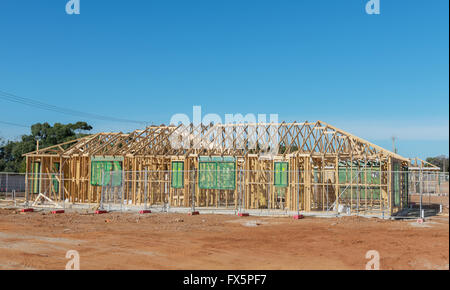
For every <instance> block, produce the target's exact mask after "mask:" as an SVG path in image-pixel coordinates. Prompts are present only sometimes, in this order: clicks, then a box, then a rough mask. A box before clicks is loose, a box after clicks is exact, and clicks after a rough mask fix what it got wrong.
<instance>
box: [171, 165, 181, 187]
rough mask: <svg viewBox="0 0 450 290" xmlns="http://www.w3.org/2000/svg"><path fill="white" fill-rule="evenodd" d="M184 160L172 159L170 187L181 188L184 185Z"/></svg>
mask: <svg viewBox="0 0 450 290" xmlns="http://www.w3.org/2000/svg"><path fill="white" fill-rule="evenodd" d="M183 173H184V162H183V161H173V162H172V183H171V185H172V188H183V187H184V179H183Z"/></svg>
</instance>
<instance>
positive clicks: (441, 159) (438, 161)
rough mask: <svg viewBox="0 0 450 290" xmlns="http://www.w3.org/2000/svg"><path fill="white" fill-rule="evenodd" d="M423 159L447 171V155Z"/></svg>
mask: <svg viewBox="0 0 450 290" xmlns="http://www.w3.org/2000/svg"><path fill="white" fill-rule="evenodd" d="M425 161H426V162H429V163H431V164H433V165H436V166H438V167H439V168H441V171H445V172H448V169H449V164H448V157H447V156H445V155H439V156H436V157H428V158H427V159H426V160H425Z"/></svg>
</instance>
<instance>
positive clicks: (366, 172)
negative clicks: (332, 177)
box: [338, 163, 381, 199]
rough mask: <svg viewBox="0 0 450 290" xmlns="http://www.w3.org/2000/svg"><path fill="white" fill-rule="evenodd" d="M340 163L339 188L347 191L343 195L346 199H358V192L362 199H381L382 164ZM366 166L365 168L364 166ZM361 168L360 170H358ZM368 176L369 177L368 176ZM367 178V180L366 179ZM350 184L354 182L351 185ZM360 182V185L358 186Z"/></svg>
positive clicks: (341, 190)
mask: <svg viewBox="0 0 450 290" xmlns="http://www.w3.org/2000/svg"><path fill="white" fill-rule="evenodd" d="M357 165H358V163H354V164H353V166H351V165H350V163H340V164H339V168H338V176H339V184H340V186H339V189H340V192H343V191H344V190H345V192H344V193H343V194H342V195H341V197H342V198H345V199H350V198H353V199H357V198H358V192H359V198H360V199H365V198H366V197H367V199H379V198H380V184H381V176H380V167H379V166H380V165H379V164H371V163H367V164H366V165H365V166H364V163H360V164H359V167H358V166H357ZM364 167H365V168H364ZM358 170H359V172H358ZM366 176H367V177H366ZM366 178H367V180H366ZM349 184H352V185H351V186H350V185H349ZM358 184H359V186H358ZM351 192H353V196H351Z"/></svg>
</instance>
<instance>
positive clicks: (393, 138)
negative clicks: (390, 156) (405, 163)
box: [392, 136, 397, 153]
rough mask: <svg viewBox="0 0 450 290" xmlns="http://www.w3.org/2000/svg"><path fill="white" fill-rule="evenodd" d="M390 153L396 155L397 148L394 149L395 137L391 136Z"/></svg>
mask: <svg viewBox="0 0 450 290" xmlns="http://www.w3.org/2000/svg"><path fill="white" fill-rule="evenodd" d="M392 152H394V153H397V148H395V136H392Z"/></svg>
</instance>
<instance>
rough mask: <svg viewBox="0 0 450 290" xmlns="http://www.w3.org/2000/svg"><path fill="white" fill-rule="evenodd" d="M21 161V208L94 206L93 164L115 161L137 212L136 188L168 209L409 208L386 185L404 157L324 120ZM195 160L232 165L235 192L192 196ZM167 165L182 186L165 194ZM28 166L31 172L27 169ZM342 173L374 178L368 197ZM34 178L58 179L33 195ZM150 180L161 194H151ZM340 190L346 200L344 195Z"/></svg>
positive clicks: (171, 129) (165, 131) (126, 137)
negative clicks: (229, 160) (282, 166)
mask: <svg viewBox="0 0 450 290" xmlns="http://www.w3.org/2000/svg"><path fill="white" fill-rule="evenodd" d="M183 137H185V138H183ZM271 138H272V139H271ZM268 140H276V142H277V145H278V146H279V150H278V153H277V154H275V155H272V156H268V155H267V150H268V149H270V147H271V145H272V146H273V142H272V143H270V141H268ZM174 141H175V143H174ZM176 142H178V143H176ZM172 144H178V145H179V146H172ZM249 144H253V145H254V146H251V145H249ZM24 156H25V157H26V165H27V167H26V168H27V180H28V181H27V188H26V195H27V199H28V200H32V199H33V198H34V197H35V196H36V195H37V194H38V193H44V194H45V195H46V196H48V197H49V198H51V199H53V200H54V201H57V202H59V201H62V200H64V199H68V200H69V202H73V203H99V202H100V199H101V190H102V186H95V185H91V182H90V179H91V159H92V158H93V157H102V156H103V157H113V158H115V157H120V158H123V161H122V170H123V172H124V173H123V175H124V178H123V186H122V188H121V190H122V191H123V195H124V199H126V200H130V201H131V203H132V204H142V203H143V202H144V196H143V192H144V190H146V189H148V188H151V190H150V191H149V193H150V194H149V196H148V200H147V202H149V203H150V204H162V203H169V204H170V205H171V206H172V207H190V206H191V205H192V196H193V195H194V198H195V206H197V207H219V206H220V207H223V206H225V207H234V208H237V207H238V206H241V207H242V208H246V209H257V208H266V209H285V210H289V211H297V210H299V211H304V212H313V211H321V212H323V211H328V210H335V211H336V210H337V209H338V208H339V206H340V205H343V206H346V207H347V208H350V212H355V211H356V210H357V211H358V212H364V211H366V212H367V213H371V211H376V212H379V213H380V212H383V214H387V215H389V214H395V213H397V212H399V211H400V210H402V209H403V208H405V205H406V204H407V200H405V199H407V196H408V193H407V186H405V184H406V183H407V180H405V177H404V175H403V174H400V175H398V176H397V177H396V178H400V181H399V184H400V186H399V190H400V191H401V193H400V195H399V196H400V198H401V200H400V202H398V201H396V202H394V194H393V191H394V188H393V187H394V182H393V179H394V175H395V171H405V170H408V166H410V164H411V161H410V160H409V159H407V158H404V157H402V156H400V155H398V154H395V153H393V152H390V151H388V150H385V149H383V148H381V147H379V146H377V145H374V144H372V143H370V142H368V141H366V140H363V139H361V138H359V137H356V136H354V135H352V134H350V133H347V132H345V131H343V130H340V129H338V128H335V127H333V126H331V125H329V124H327V123H325V122H322V121H317V122H308V121H306V122H303V123H297V122H293V123H285V122H283V123H277V124H274V123H257V124H215V125H213V124H210V125H204V124H199V125H196V126H195V125H193V124H190V125H188V126H184V125H179V126H165V125H161V126H149V127H147V128H146V129H144V130H136V131H133V132H132V133H129V134H124V133H97V134H93V135H90V136H87V137H84V138H81V139H77V140H73V141H70V142H66V143H63V144H59V145H55V146H51V147H47V148H42V149H39V150H36V151H34V152H30V153H27V154H25V155H24ZM200 156H209V157H233V158H234V160H235V164H236V186H235V189H234V190H218V189H200V188H199V183H198V168H199V157H200ZM173 161H183V162H184V172H185V173H184V174H183V178H184V181H183V188H178V189H174V188H171V187H170V178H171V177H170V173H171V163H172V162H173ZM278 161H283V162H288V184H287V186H286V187H284V188H282V189H279V188H276V187H275V186H274V185H273V178H274V177H273V172H274V162H278ZM36 163H39V169H36V168H37V167H36V166H34V164H36ZM55 163H58V164H59V165H58V166H55V165H54V164H55ZM350 164H351V165H350ZM343 166H344V167H345V166H347V170H349V172H350V176H351V177H352V176H354V175H353V174H354V172H353V171H354V170H357V171H358V172H359V171H360V170H368V168H371V169H370V172H375V171H378V173H377V174H378V176H379V180H380V181H379V183H377V184H376V186H377V188H378V190H379V191H378V194H377V196H376V198H374V197H373V196H372V197H371V198H370V199H369V198H367V197H368V193H367V192H368V188H373V186H374V185H375V184H373V183H372V182H370V181H368V178H367V175H368V174H364V175H363V176H362V178H359V177H358V178H359V180H358V181H355V180H353V177H352V178H350V180H345V181H340V175H339V174H340V173H339V169H340V168H342V167H343ZM36 170H39V172H35V171H36ZM271 172H272V173H271ZM366 172H367V171H366ZM36 173H39V174H41V175H42V176H44V175H48V176H50V175H52V176H53V177H52V178H55V179H56V180H58V182H57V186H56V187H55V186H47V187H45V183H46V182H47V183H50V182H51V181H50V180H47V181H46V180H41V181H40V183H39V184H40V187H41V188H42V187H45V188H48V190H46V191H45V192H41V191H43V190H42V189H41V191H39V190H38V191H36V190H32V189H31V187H32V186H31V185H30V184H31V183H30V179H33V178H35V176H38V175H36ZM144 175H145V176H144ZM155 182H156V183H160V184H161V186H155ZM162 184H168V185H169V186H162ZM361 189H365V191H364V192H365V198H364V199H360V195H359V193H358V195H357V196H356V197H354V196H355V195H354V192H353V191H356V190H358V192H360V190H361ZM280 191H283V192H282V194H280ZM343 191H347V194H345V195H342V194H341V193H342V192H343ZM348 193H349V194H348ZM280 196H281V197H282V198H280ZM238 199H240V200H241V201H238ZM369 203H370V204H369Z"/></svg>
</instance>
